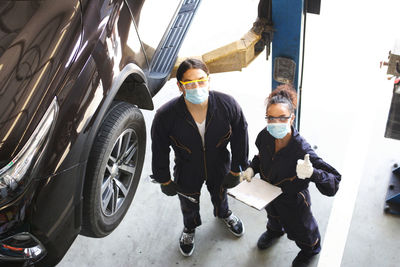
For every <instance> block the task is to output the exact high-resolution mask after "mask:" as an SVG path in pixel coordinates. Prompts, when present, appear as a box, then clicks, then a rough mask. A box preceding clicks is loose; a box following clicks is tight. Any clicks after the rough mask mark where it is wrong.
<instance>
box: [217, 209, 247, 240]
mask: <svg viewBox="0 0 400 267" xmlns="http://www.w3.org/2000/svg"><path fill="white" fill-rule="evenodd" d="M222 220H223V221H224V222H225V224H226V226H228V229H229V231H231V233H232V234H234V235H235V236H237V237H240V236H242V235H243V234H244V226H243V223H242V221H241V220H240V219H239V218H238V217H237V216H236V215H234V214H233V213H231V215H229V216H228V217H226V218H223V219H222Z"/></svg>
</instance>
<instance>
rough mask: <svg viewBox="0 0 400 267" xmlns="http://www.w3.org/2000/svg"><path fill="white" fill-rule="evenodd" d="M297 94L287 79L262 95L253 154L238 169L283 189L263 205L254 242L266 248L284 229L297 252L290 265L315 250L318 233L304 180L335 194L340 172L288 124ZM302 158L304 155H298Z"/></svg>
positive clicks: (302, 263)
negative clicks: (262, 225) (264, 218)
mask: <svg viewBox="0 0 400 267" xmlns="http://www.w3.org/2000/svg"><path fill="white" fill-rule="evenodd" d="M296 103H297V95H296V92H295V91H294V90H293V88H292V87H291V86H290V85H280V86H278V87H277V88H276V90H274V91H272V93H271V94H270V95H269V97H268V99H267V109H266V120H267V127H266V128H264V129H263V130H262V131H261V132H260V133H259V134H258V136H257V139H256V146H257V148H258V151H259V154H258V155H256V156H254V158H253V160H252V162H251V164H250V167H249V168H247V169H246V171H244V172H243V178H244V179H246V180H247V181H250V179H251V178H252V177H253V176H254V174H255V173H260V177H261V179H263V180H265V181H267V182H268V183H271V184H273V185H276V186H279V187H280V188H281V189H282V191H283V193H282V194H281V195H280V196H278V197H277V198H276V199H274V200H273V201H272V202H271V203H270V204H268V205H267V207H266V211H267V214H268V223H267V231H266V232H264V233H263V234H262V235H261V237H260V238H259V240H258V242H257V246H258V248H259V249H266V248H268V247H269V246H270V245H271V244H272V243H273V241H274V240H275V239H277V238H279V237H280V236H282V235H283V234H284V233H285V232H286V233H287V236H288V238H289V239H291V240H294V241H295V242H296V244H297V246H298V247H300V249H301V250H300V252H299V253H298V255H297V256H296V258H295V259H294V260H293V263H292V266H307V265H308V264H309V263H310V261H311V259H312V257H313V256H314V255H316V254H318V253H319V252H320V250H321V245H320V243H321V236H320V233H319V230H318V225H317V222H316V221H315V219H314V217H313V215H312V212H311V202H310V193H309V191H308V184H309V183H310V182H314V183H315V185H316V187H317V188H318V190H319V191H320V192H321V193H322V194H324V195H327V196H333V195H335V194H336V192H337V190H338V186H339V182H340V179H341V175H340V174H339V173H338V172H337V171H336V170H335V169H334V168H333V167H331V166H330V165H329V164H327V163H325V162H324V161H323V160H322V159H321V158H320V157H318V156H317V154H316V153H315V152H314V151H313V149H312V148H311V146H310V145H309V144H308V143H307V141H306V140H304V139H303V138H302V137H301V136H300V134H299V133H298V131H297V130H296V129H294V128H293V126H292V124H293V121H294V117H295V115H294V111H295V109H296ZM303 159H304V160H303Z"/></svg>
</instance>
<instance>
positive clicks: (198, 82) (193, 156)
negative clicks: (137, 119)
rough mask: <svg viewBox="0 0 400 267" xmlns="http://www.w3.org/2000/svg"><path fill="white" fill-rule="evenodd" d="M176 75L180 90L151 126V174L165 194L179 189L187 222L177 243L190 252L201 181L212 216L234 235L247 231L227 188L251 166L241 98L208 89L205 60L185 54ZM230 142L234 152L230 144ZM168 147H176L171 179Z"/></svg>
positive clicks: (198, 221) (192, 244)
mask: <svg viewBox="0 0 400 267" xmlns="http://www.w3.org/2000/svg"><path fill="white" fill-rule="evenodd" d="M176 78H177V80H178V82H177V84H178V87H179V90H180V91H181V92H182V95H181V96H180V97H177V98H174V99H172V100H170V101H169V102H167V103H166V104H164V105H163V106H162V107H161V108H159V109H158V110H157V112H156V114H155V117H154V120H153V125H152V128H151V138H152V154H153V155H152V171H153V175H152V178H154V179H155V180H156V181H157V182H159V183H160V184H161V190H162V192H163V193H164V194H166V195H168V196H173V195H176V194H177V193H178V196H179V200H180V204H181V210H182V214H183V224H184V229H183V231H182V234H181V237H180V239H179V247H180V251H181V253H182V254H183V255H184V256H190V255H191V254H192V253H193V250H194V234H195V228H196V227H197V226H200V225H201V219H200V213H199V209H200V207H199V199H200V190H201V187H202V185H203V183H206V185H207V189H208V191H209V192H210V195H211V202H212V204H213V206H214V216H216V217H218V218H221V219H223V221H224V222H225V224H226V225H227V227H228V229H229V230H230V231H231V232H232V233H233V234H234V235H235V236H238V237H239V236H241V235H243V233H244V227H243V224H242V222H241V220H240V219H239V218H238V217H237V216H235V215H234V214H233V213H232V212H231V211H230V210H229V207H228V199H227V190H226V188H232V187H234V186H236V185H237V184H238V183H239V178H240V168H241V167H242V168H246V167H247V166H248V134H247V122H246V119H245V117H244V115H243V113H242V110H241V108H240V106H239V104H238V103H237V102H236V101H235V100H234V99H233V98H232V97H231V96H229V95H226V94H223V93H220V92H217V91H210V90H209V86H210V85H209V70H208V68H207V66H206V65H205V64H204V63H203V62H202V61H200V60H197V59H187V60H185V61H184V62H182V63H181V64H180V66H179V68H178V70H177V74H176ZM229 142H230V148H231V152H232V155H231V154H230V153H229V151H228V150H227V148H226V147H227V144H228V143H229ZM170 147H172V148H173V150H174V152H175V166H174V173H173V177H174V179H173V180H171V175H170V169H169V165H170V162H169V154H170ZM239 166H240V167H239ZM187 197H190V198H191V200H190V199H188V198H187Z"/></svg>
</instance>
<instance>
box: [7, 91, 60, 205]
mask: <svg viewBox="0 0 400 267" xmlns="http://www.w3.org/2000/svg"><path fill="white" fill-rule="evenodd" d="M57 114H58V104H57V97H54V99H53V101H52V102H51V104H50V106H49V108H48V109H47V111H46V113H45V114H44V116H43V118H42V119H41V121H40V122H39V124H38V126H37V127H36V129H35V131H34V132H33V134H32V135H31V137H30V138H29V140H28V142H27V143H26V144H25V145H24V147H23V148H22V149H21V151H20V152H19V153H18V154H17V156H16V157H15V158H14V159H13V160H12V161H10V162H9V163H8V164H7V165H6V166H5V167H3V168H2V169H1V170H0V204H3V203H4V202H5V201H7V200H11V199H12V198H13V197H15V196H18V195H19V194H20V193H21V192H22V190H23V189H24V187H25V185H26V184H28V182H29V181H30V179H29V178H28V177H29V175H28V174H29V170H30V169H31V167H32V166H33V163H34V162H35V161H36V159H37V158H38V156H39V155H40V152H41V151H42V150H43V146H44V145H45V143H46V140H47V136H48V135H49V132H50V130H51V129H52V126H53V124H54V122H55V119H56V117H57Z"/></svg>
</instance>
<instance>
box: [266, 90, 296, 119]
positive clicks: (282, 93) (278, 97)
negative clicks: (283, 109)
mask: <svg viewBox="0 0 400 267" xmlns="http://www.w3.org/2000/svg"><path fill="white" fill-rule="evenodd" d="M266 103H267V111H268V108H269V107H270V106H271V105H273V104H278V103H282V104H287V105H288V106H289V109H290V112H291V113H294V111H295V109H296V108H297V93H296V91H295V90H294V88H293V86H292V85H291V84H281V85H279V86H277V87H276V88H275V90H273V91H272V92H271V94H270V95H269V96H268V98H267V99H266Z"/></svg>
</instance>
